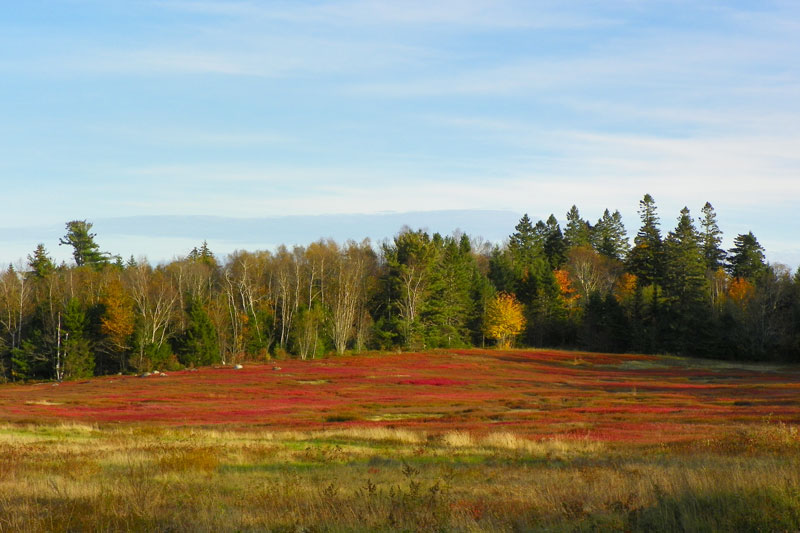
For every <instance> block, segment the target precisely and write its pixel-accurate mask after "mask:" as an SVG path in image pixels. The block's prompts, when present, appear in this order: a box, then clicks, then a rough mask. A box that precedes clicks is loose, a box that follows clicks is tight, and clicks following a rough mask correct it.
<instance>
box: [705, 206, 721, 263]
mask: <svg viewBox="0 0 800 533" xmlns="http://www.w3.org/2000/svg"><path fill="white" fill-rule="evenodd" d="M702 213H703V218H702V220H701V221H700V227H701V228H702V229H701V230H700V238H701V242H702V246H703V258H704V259H705V264H706V270H709V271H711V272H716V271H717V269H719V267H721V266H722V264H723V262H724V261H725V256H726V253H725V250H723V249H722V248H720V244H722V231H720V229H719V226H718V225H717V215H716V213H715V212H714V207H713V206H712V205H711V204H710V203H708V202H706V205H704V206H703V209H702Z"/></svg>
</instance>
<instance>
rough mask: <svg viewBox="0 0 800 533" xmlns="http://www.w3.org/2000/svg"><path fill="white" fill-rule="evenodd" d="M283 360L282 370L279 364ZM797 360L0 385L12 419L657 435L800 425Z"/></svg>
mask: <svg viewBox="0 0 800 533" xmlns="http://www.w3.org/2000/svg"><path fill="white" fill-rule="evenodd" d="M278 366H279V368H278ZM798 398H800V369H797V368H779V367H769V366H747V365H725V364H721V363H718V362H705V363H704V362H689V361H687V360H684V359H679V358H665V357H657V356H643V355H598V354H587V353H578V352H561V351H521V350H520V351H505V352H496V351H485V350H458V351H447V352H436V353H402V354H373V355H364V356H354V357H334V358H329V359H321V360H316V361H296V360H287V361H280V362H279V363H278V364H277V365H275V364H248V365H245V368H243V369H241V370H233V369H232V368H230V367H228V368H202V369H200V370H199V371H196V372H195V371H188V370H187V371H178V372H169V373H168V374H167V375H166V376H158V375H154V376H150V377H147V378H140V377H136V376H111V377H109V376H106V377H98V378H93V379H90V380H86V381H81V382H65V383H61V384H54V383H40V384H33V385H10V386H4V387H0V418H1V419H2V420H5V421H10V422H24V421H32V422H41V421H47V422H59V421H65V420H70V421H75V422H87V423H100V424H107V423H149V424H169V425H177V426H181V425H188V426H191V425H195V426H196V425H228V426H237V427H262V428H278V429H303V430H312V429H328V428H331V427H342V426H345V427H352V426H366V427H375V426H380V427H402V428H413V429H422V430H425V431H428V432H444V431H467V432H471V433H475V434H484V433H490V432H494V431H511V432H513V433H514V434H516V435H519V436H521V437H525V438H533V439H542V438H572V439H577V438H589V439H592V440H601V441H615V440H616V441H629V442H637V443H662V442H673V441H677V440H685V439H695V438H709V437H713V436H715V435H721V434H726V433H730V432H731V431H732V430H736V429H741V428H744V427H748V426H751V425H752V424H755V423H760V422H763V421H764V420H766V419H767V418H769V419H770V420H772V421H773V422H783V423H786V424H798V423H800V401H798Z"/></svg>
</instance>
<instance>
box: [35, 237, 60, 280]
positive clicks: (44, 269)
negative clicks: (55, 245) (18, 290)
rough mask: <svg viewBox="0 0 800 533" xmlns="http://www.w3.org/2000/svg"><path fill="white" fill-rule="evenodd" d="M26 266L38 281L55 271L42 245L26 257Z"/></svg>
mask: <svg viewBox="0 0 800 533" xmlns="http://www.w3.org/2000/svg"><path fill="white" fill-rule="evenodd" d="M28 266H29V267H31V270H32V271H33V275H34V276H36V277H37V278H39V279H42V278H46V277H47V276H48V275H49V274H51V273H52V272H53V271H54V270H55V269H56V266H55V264H53V260H52V259H51V258H50V256H48V255H47V250H45V247H44V244H42V243H39V244H38V245H37V246H36V250H34V251H33V255H29V256H28Z"/></svg>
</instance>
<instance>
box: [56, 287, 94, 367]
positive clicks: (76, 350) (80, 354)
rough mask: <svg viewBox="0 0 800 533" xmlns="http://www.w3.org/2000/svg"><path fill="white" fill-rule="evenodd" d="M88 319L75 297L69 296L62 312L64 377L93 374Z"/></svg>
mask: <svg viewBox="0 0 800 533" xmlns="http://www.w3.org/2000/svg"><path fill="white" fill-rule="evenodd" d="M88 328H89V321H88V319H87V317H86V311H85V310H84V309H83V306H82V305H81V303H80V301H79V300H78V299H77V298H70V299H69V300H68V301H67V306H66V308H65V309H64V314H63V330H64V337H65V339H64V341H63V350H64V378H65V379H78V378H85V377H90V376H92V375H93V374H94V365H95V363H94V355H93V354H92V350H91V346H90V344H89V338H88V337H89V332H88Z"/></svg>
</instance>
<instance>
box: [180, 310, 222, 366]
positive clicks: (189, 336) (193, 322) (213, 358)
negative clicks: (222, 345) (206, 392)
mask: <svg viewBox="0 0 800 533" xmlns="http://www.w3.org/2000/svg"><path fill="white" fill-rule="evenodd" d="M186 315H187V325H186V331H184V333H183V336H182V338H181V339H180V341H179V350H178V359H179V361H180V362H181V363H182V364H184V365H187V366H201V365H210V364H214V363H218V362H219V361H220V349H219V341H218V338H217V330H216V328H215V327H214V323H213V322H211V319H210V318H209V316H208V313H206V310H205V309H204V308H203V305H202V304H201V303H200V302H199V301H197V300H196V299H194V298H189V299H188V302H187V304H186Z"/></svg>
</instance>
